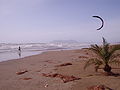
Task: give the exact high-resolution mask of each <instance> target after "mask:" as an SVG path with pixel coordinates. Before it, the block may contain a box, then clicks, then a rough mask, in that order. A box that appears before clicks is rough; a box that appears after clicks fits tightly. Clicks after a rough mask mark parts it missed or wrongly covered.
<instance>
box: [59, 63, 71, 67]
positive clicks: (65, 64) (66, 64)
mask: <svg viewBox="0 0 120 90" xmlns="http://www.w3.org/2000/svg"><path fill="white" fill-rule="evenodd" d="M68 65H72V63H64V64H60V65H57V67H61V66H68Z"/></svg>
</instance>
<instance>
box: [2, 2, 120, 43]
mask: <svg viewBox="0 0 120 90" xmlns="http://www.w3.org/2000/svg"><path fill="white" fill-rule="evenodd" d="M93 15H98V16H101V17H102V18H103V19H104V21H105V25H104V27H103V28H102V29H101V30H100V31H98V30H96V29H97V28H99V27H100V25H101V22H100V20H99V19H97V18H93V17H92V16H93ZM119 28H120V0H0V43H41V42H50V41H52V40H76V41H78V42H101V41H102V37H104V38H106V39H107V40H108V41H109V42H120V35H119V34H120V30H119Z"/></svg>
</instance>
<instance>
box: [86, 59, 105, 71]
mask: <svg viewBox="0 0 120 90" xmlns="http://www.w3.org/2000/svg"><path fill="white" fill-rule="evenodd" d="M92 64H94V65H96V66H100V65H102V64H103V62H102V61H100V60H99V59H97V58H92V59H89V60H88V61H87V62H86V63H85V66H84V69H86V68H87V67H88V66H90V65H92Z"/></svg>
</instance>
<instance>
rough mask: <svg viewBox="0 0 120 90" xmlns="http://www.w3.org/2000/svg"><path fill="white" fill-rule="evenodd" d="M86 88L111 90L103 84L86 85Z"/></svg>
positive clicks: (89, 89)
mask: <svg viewBox="0 0 120 90" xmlns="http://www.w3.org/2000/svg"><path fill="white" fill-rule="evenodd" d="M87 90H113V89H111V88H109V87H107V86H105V85H94V86H91V87H88V89H87Z"/></svg>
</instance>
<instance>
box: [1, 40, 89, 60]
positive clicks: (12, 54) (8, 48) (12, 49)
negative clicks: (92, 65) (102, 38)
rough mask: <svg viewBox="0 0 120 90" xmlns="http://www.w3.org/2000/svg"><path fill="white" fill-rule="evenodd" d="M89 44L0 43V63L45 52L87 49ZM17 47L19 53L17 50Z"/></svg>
mask: <svg viewBox="0 0 120 90" xmlns="http://www.w3.org/2000/svg"><path fill="white" fill-rule="evenodd" d="M89 45H90V44H82V43H67V42H62V43H56V42H55V43H54V42H51V43H0V62H2V61H7V60H12V59H18V58H23V57H27V56H31V55H37V54H41V53H42V52H47V51H59V50H72V49H81V48H87V47H89ZM19 47H20V49H21V51H20V50H19Z"/></svg>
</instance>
